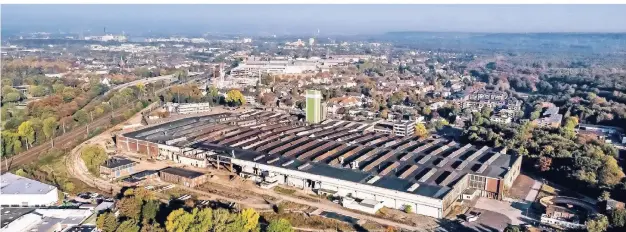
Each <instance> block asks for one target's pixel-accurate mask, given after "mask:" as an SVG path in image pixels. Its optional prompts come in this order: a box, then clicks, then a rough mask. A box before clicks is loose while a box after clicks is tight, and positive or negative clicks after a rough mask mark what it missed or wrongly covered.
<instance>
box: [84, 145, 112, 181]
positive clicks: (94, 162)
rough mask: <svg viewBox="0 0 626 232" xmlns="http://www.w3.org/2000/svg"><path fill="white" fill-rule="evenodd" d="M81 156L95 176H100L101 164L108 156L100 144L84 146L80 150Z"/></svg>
mask: <svg viewBox="0 0 626 232" xmlns="http://www.w3.org/2000/svg"><path fill="white" fill-rule="evenodd" d="M80 157H81V158H82V159H83V161H84V162H85V165H87V169H88V170H89V172H90V173H91V174H92V175H94V176H100V165H101V164H102V163H104V161H105V160H106V159H107V158H108V156H107V154H106V152H105V151H104V149H103V148H102V147H100V146H98V145H90V146H86V147H84V148H83V149H82V150H81V151H80Z"/></svg>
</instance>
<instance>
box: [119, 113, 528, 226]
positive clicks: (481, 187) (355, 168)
mask: <svg viewBox="0 0 626 232" xmlns="http://www.w3.org/2000/svg"><path fill="white" fill-rule="evenodd" d="M372 128H373V127H372V126H371V125H368V124H365V123H359V122H350V121H336V120H325V121H323V122H322V123H319V124H315V125H309V124H307V123H304V122H299V121H297V119H295V118H294V117H292V116H290V115H285V114H280V113H275V112H266V111H250V112H247V113H242V114H219V115H211V116H202V117H195V118H187V119H181V120H178V121H174V122H170V123H166V124H161V125H158V126H154V127H150V128H145V129H141V130H138V131H134V132H130V133H127V134H124V135H118V136H117V138H116V144H117V148H118V149H119V150H120V151H130V152H136V153H142V154H145V155H148V156H152V157H160V158H162V159H168V160H172V161H175V162H179V163H185V164H188V165H194V163H195V164H196V165H194V166H198V165H197V163H198V161H202V162H203V163H213V164H216V165H217V167H220V166H221V165H220V164H226V165H227V166H229V167H230V168H231V171H234V172H237V173H238V174H239V175H241V176H242V177H245V178H249V179H251V180H254V181H256V182H257V183H258V184H259V185H260V186H261V187H263V188H271V187H273V186H275V185H288V186H293V187H297V188H301V189H305V190H311V191H313V192H315V193H317V194H320V195H324V194H328V195H334V196H338V197H341V198H342V199H343V201H342V204H343V206H345V207H348V208H352V209H358V210H361V211H365V212H370V213H372V212H375V211H376V210H378V209H379V208H380V207H383V206H384V207H389V208H396V209H403V208H404V207H406V206H407V205H409V206H411V207H412V209H413V212H415V213H417V214H422V215H427V216H431V217H435V218H442V217H444V216H445V214H447V213H448V212H449V210H450V209H451V208H452V207H451V206H452V205H453V203H454V202H455V201H457V200H459V199H471V198H473V197H478V196H481V197H488V198H494V199H501V198H502V194H503V192H504V191H505V189H506V188H509V187H510V186H511V184H512V183H513V181H514V180H515V178H516V177H517V176H518V174H519V172H520V165H521V157H520V156H515V155H509V154H506V151H502V150H495V149H492V148H489V147H477V146H473V145H471V144H458V143H456V142H454V141H448V140H445V139H442V138H437V137H429V138H418V137H415V136H408V137H398V136H395V135H389V134H382V133H376V132H372V131H370V130H371V129H372ZM199 167H203V166H199Z"/></svg>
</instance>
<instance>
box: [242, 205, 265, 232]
mask: <svg viewBox="0 0 626 232" xmlns="http://www.w3.org/2000/svg"><path fill="white" fill-rule="evenodd" d="M240 217H241V220H242V221H243V224H244V226H243V231H252V230H254V229H255V228H257V226H258V225H259V217H260V215H259V213H257V212H256V211H255V210H254V209H252V208H248V209H244V210H243V211H242V212H241V214H240Z"/></svg>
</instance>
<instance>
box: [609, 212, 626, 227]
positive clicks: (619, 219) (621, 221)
mask: <svg viewBox="0 0 626 232" xmlns="http://www.w3.org/2000/svg"><path fill="white" fill-rule="evenodd" d="M609 216H610V217H611V226H613V227H624V226H626V209H613V210H611V214H610V215H609Z"/></svg>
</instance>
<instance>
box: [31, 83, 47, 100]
mask: <svg viewBox="0 0 626 232" xmlns="http://www.w3.org/2000/svg"><path fill="white" fill-rule="evenodd" d="M28 92H30V95H32V96H33V97H43V96H45V95H46V94H48V89H46V87H43V86H40V85H35V86H32V87H30V89H29V90H28Z"/></svg>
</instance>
